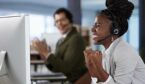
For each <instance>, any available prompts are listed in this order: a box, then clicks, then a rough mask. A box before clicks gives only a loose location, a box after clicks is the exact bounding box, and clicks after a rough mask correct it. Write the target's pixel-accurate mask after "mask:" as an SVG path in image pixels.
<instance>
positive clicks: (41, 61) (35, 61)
mask: <svg viewBox="0 0 145 84" xmlns="http://www.w3.org/2000/svg"><path fill="white" fill-rule="evenodd" d="M31 64H45V61H43V60H31Z"/></svg>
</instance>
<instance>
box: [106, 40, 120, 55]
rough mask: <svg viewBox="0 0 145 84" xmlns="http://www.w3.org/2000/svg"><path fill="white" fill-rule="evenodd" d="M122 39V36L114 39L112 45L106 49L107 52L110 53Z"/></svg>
mask: <svg viewBox="0 0 145 84" xmlns="http://www.w3.org/2000/svg"><path fill="white" fill-rule="evenodd" d="M120 40H122V38H121V37H119V38H117V39H116V40H114V41H113V42H112V43H111V44H110V46H109V47H108V48H107V49H106V50H105V54H107V55H110V54H111V53H112V51H113V49H114V48H115V47H116V45H117V44H118V43H119V41H120Z"/></svg>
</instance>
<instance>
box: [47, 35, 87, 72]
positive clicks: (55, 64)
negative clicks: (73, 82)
mask: <svg viewBox="0 0 145 84" xmlns="http://www.w3.org/2000/svg"><path fill="white" fill-rule="evenodd" d="M84 49H85V44H84V41H83V38H82V37H81V36H79V35H74V36H73V37H71V39H70V42H69V45H68V48H67V50H66V52H65V54H64V59H63V60H62V59H60V58H57V56H54V55H53V54H52V55H50V57H49V58H48V60H47V61H48V62H49V64H47V67H48V68H51V70H52V71H55V72H63V73H68V72H70V71H71V70H73V69H76V68H78V67H79V64H80V63H81V64H83V63H84V56H83V51H84Z"/></svg>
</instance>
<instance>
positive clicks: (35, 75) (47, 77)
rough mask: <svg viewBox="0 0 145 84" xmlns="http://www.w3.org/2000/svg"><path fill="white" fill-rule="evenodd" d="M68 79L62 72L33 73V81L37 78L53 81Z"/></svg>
mask: <svg viewBox="0 0 145 84" xmlns="http://www.w3.org/2000/svg"><path fill="white" fill-rule="evenodd" d="M66 79H67V77H66V76H64V75H63V74H62V73H33V74H31V81H36V80H51V81H65V80H66Z"/></svg>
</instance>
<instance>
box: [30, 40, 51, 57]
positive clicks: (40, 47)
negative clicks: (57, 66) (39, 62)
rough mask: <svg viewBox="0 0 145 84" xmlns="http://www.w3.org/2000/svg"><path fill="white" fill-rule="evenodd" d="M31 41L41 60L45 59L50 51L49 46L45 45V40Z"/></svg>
mask: <svg viewBox="0 0 145 84" xmlns="http://www.w3.org/2000/svg"><path fill="white" fill-rule="evenodd" d="M32 43H33V46H34V47H35V49H36V50H37V51H38V52H39V54H40V56H41V58H42V59H43V60H47V58H48V56H49V53H51V48H50V47H49V46H48V45H47V43H46V41H40V40H39V39H35V40H33V41H32Z"/></svg>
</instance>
